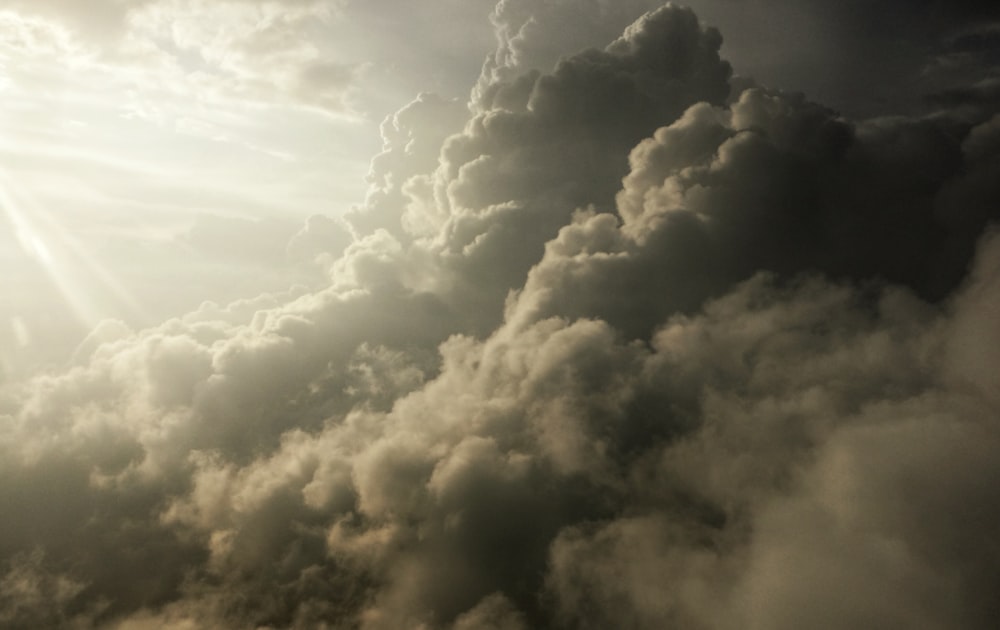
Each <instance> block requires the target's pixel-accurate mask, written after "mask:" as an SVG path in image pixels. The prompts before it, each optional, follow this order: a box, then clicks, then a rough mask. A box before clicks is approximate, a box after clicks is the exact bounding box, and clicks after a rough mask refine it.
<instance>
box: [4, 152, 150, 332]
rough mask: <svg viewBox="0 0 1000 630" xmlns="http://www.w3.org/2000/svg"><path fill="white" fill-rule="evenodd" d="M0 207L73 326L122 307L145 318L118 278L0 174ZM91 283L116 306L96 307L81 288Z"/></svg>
mask: <svg viewBox="0 0 1000 630" xmlns="http://www.w3.org/2000/svg"><path fill="white" fill-rule="evenodd" d="M0 209H2V210H3V211H4V212H5V213H6V214H7V217H8V219H9V220H10V222H11V224H12V225H13V227H14V232H15V234H16V236H17V239H18V242H19V243H20V245H21V247H22V249H23V250H24V252H25V253H26V254H27V255H28V256H30V257H31V258H33V259H34V260H35V261H36V262H37V263H38V264H39V265H40V266H41V268H42V269H43V270H44V271H45V273H46V274H47V275H48V276H49V278H50V279H51V281H52V282H53V284H54V285H55V286H56V287H57V288H58V289H59V292H60V294H61V295H62V297H63V299H64V300H65V301H66V304H67V305H68V306H69V307H70V309H71V310H72V312H73V315H74V316H75V317H76V318H77V320H78V321H79V322H81V323H83V324H85V325H87V326H95V325H96V324H97V323H98V322H100V321H101V320H102V319H104V318H105V317H106V316H107V315H108V313H112V312H116V311H119V310H121V309H122V308H124V310H125V312H127V313H128V314H129V315H131V316H133V317H136V318H138V319H139V320H140V321H148V319H149V316H148V315H147V314H146V313H145V312H144V310H143V308H142V307H141V305H139V303H138V302H137V301H136V300H135V299H134V298H133V297H132V296H131V295H130V294H129V293H128V291H127V290H126V289H125V287H124V286H123V285H122V284H121V283H120V282H119V281H118V279H117V278H115V277H114V275H113V274H112V273H111V272H110V271H108V270H107V269H106V268H104V267H103V266H102V265H101V263H100V262H99V261H98V260H97V259H96V258H95V257H94V256H93V255H92V254H90V252H88V251H87V250H86V248H85V247H84V246H83V245H82V244H81V243H80V241H79V240H78V239H77V238H75V237H74V236H73V235H72V234H70V233H69V232H68V231H66V230H65V229H64V228H63V227H62V226H60V225H59V224H58V223H57V222H56V220H55V219H54V218H53V217H52V215H51V214H49V213H48V212H46V211H45V209H44V208H42V207H41V206H40V205H39V204H38V203H36V202H35V200H34V198H33V196H32V195H31V194H30V192H29V191H26V190H24V189H22V188H20V187H17V185H16V184H15V183H14V181H13V178H12V177H10V176H9V175H8V174H7V173H5V172H4V171H2V170H0ZM94 281H97V284H98V286H99V287H100V288H101V289H104V292H107V293H110V294H112V295H113V296H114V298H115V300H116V302H117V304H109V305H103V307H104V308H102V305H101V304H98V303H97V300H96V298H95V296H93V295H90V294H89V292H88V291H87V289H86V284H88V283H90V284H93V282H94ZM109 307H111V308H113V310H110V309H109Z"/></svg>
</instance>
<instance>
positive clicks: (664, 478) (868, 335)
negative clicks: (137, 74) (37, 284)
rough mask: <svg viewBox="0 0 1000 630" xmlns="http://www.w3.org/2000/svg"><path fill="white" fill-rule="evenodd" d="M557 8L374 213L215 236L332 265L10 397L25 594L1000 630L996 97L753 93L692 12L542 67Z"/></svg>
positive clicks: (519, 20)
mask: <svg viewBox="0 0 1000 630" xmlns="http://www.w3.org/2000/svg"><path fill="white" fill-rule="evenodd" d="M532 6H534V5H531V6H529V5H528V4H525V3H515V2H502V3H500V5H498V7H497V9H496V11H495V13H494V22H495V24H496V25H497V29H498V38H499V48H498V52H497V54H496V55H494V56H492V57H491V58H490V59H489V60H488V61H487V64H486V66H485V67H484V72H483V76H482V79H481V81H480V82H479V84H478V86H477V89H476V91H475V92H474V93H473V97H472V100H471V102H470V103H469V104H468V106H466V105H465V104H462V103H460V102H457V101H454V100H449V99H447V98H442V97H436V96H431V95H422V96H420V97H418V98H417V99H416V100H415V101H413V102H411V103H410V104H409V105H407V106H406V107H404V108H403V109H402V110H401V111H400V112H399V113H398V114H397V115H395V116H393V117H391V118H390V119H389V120H387V122H386V123H385V124H384V125H383V136H384V149H383V152H382V153H381V154H380V155H379V156H378V157H376V158H375V160H374V161H373V164H372V168H371V173H370V185H371V186H370V193H369V195H368V197H367V199H366V200H365V202H364V204H362V205H361V206H359V207H357V208H356V209H354V210H353V211H352V212H351V213H349V215H348V216H347V217H346V218H345V222H344V223H340V222H339V221H337V220H333V219H329V218H323V217H314V218H313V219H310V221H309V222H308V223H307V225H306V226H305V227H304V228H302V229H301V230H300V231H299V232H298V233H295V234H294V235H293V234H292V231H291V230H288V231H287V232H286V233H285V234H284V237H283V238H284V239H287V243H288V244H287V247H285V248H280V247H277V246H276V242H277V241H278V240H280V239H278V238H277V236H278V235H277V234H276V233H277V232H280V231H282V229H284V227H283V226H281V229H279V226H277V225H275V224H269V223H254V222H250V221H243V220H238V219H222V218H219V217H209V216H206V217H204V218H203V219H202V220H201V222H200V223H198V224H197V225H196V227H195V229H194V230H193V231H191V232H190V233H189V234H188V236H187V242H188V243H189V244H190V245H192V246H193V247H197V248H201V249H202V250H204V251H205V252H206V253H209V252H210V253H212V254H213V255H215V256H218V257H221V258H223V259H226V258H248V257H249V258H252V259H255V260H258V259H260V260H264V259H266V258H267V257H271V258H272V259H274V260H277V259H278V258H283V259H286V260H287V259H291V261H293V262H294V261H297V262H306V263H307V262H308V261H319V262H320V263H321V264H322V266H323V267H324V268H325V270H326V273H327V274H328V276H329V277H328V281H327V283H326V286H325V287H323V288H320V289H318V290H307V289H293V290H292V291H290V292H289V293H288V294H284V295H283V294H277V293H276V294H271V295H262V296H260V297H259V298H257V299H253V300H245V301H242V302H235V303H232V304H230V305H228V306H220V305H217V304H213V303H206V304H204V305H203V306H202V307H201V308H199V309H198V310H196V311H193V312H191V313H188V314H187V315H184V316H182V317H178V318H175V319H172V320H170V321H167V322H164V323H162V324H161V325H159V326H156V327H152V328H147V329H145V330H139V331H132V330H130V329H129V328H128V327H126V326H124V325H121V324H115V323H109V324H106V325H104V326H103V327H102V328H99V329H98V330H97V331H95V332H94V333H93V334H92V335H91V337H90V338H89V339H88V341H87V342H86V343H85V344H84V345H83V346H81V348H80V350H79V351H78V353H77V356H76V358H75V364H74V366H73V367H71V368H69V369H68V370H66V371H63V372H55V373H52V374H47V375H42V376H38V377H36V378H34V379H30V380H25V381H22V382H19V383H14V384H11V385H10V386H8V387H6V388H5V389H3V390H0V455H2V456H0V505H3V506H7V509H4V514H5V517H4V518H3V519H2V520H0V585H2V595H0V622H2V623H3V624H5V625H7V626H11V627H40V626H41V627H44V626H55V627H58V626H66V627H74V626H76V627H91V626H97V627H107V628H121V629H125V628H153V627H168V628H169V627H173V628H185V627H222V628H226V627H232V628H241V627H275V628H277V627H282V628H284V627H288V628H294V627H299V628H308V627H331V628H365V629H367V630H377V629H382V628H384V629H389V628H428V629H431V628H434V629H437V628H440V629H445V628H451V629H454V630H467V629H471V628H493V629H498V630H499V629H504V630H507V629H510V630H514V629H521V628H545V627H552V628H562V627H566V628H608V627H623V628H637V629H645V628H650V629H652V628H663V627H681V628H712V629H718V630H728V629H730V628H746V627H750V628H800V627H820V628H854V627H859V626H873V627H874V626H877V627H885V628H911V627H926V628H954V627H963V628H988V627H991V622H992V620H993V619H995V618H996V616H997V614H998V611H997V610H996V608H997V604H996V598H995V596H994V594H995V592H996V589H997V586H998V585H1000V569H998V567H1000V557H997V551H996V550H997V549H998V548H1000V545H998V544H997V540H996V537H997V534H996V532H997V531H1000V503H998V501H997V499H996V497H995V494H996V493H995V492H994V491H993V489H994V488H995V487H996V484H997V482H998V481H1000V465H998V464H997V462H996V461H995V459H996V458H995V457H994V456H993V455H994V453H995V451H996V448H997V447H998V445H1000V424H998V421H1000V383H998V382H997V377H996V375H997V374H1000V365H998V361H1000V359H998V357H1000V354H998V353H997V351H996V343H995V342H996V341H997V339H998V336H997V332H996V321H997V320H996V314H997V305H998V303H1000V283H998V279H1000V275H998V262H1000V239H998V237H997V235H996V233H995V231H992V229H991V227H990V225H991V222H993V221H995V220H996V219H997V214H998V211H997V208H1000V203H998V202H1000V190H998V189H997V187H996V186H995V184H994V182H996V181H998V180H997V175H998V174H1000V173H998V169H1000V159H998V150H1000V142H998V141H997V139H998V137H1000V136H998V131H1000V127H998V125H997V122H996V118H995V116H993V115H988V114H987V113H986V112H983V111H980V110H970V109H969V108H967V107H964V106H963V107H961V108H960V110H961V111H958V110H955V109H951V108H948V107H945V108H944V109H942V110H941V111H939V112H936V113H935V114H934V115H930V116H925V117H912V118H902V117H892V118H873V119H866V120H851V119H847V118H844V117H841V116H839V115H837V114H836V113H834V112H833V111H831V110H829V109H827V108H825V107H823V106H821V105H819V104H816V103H813V102H810V101H808V100H807V99H805V98H803V97H802V96H800V95H799V96H796V95H789V94H786V93H783V92H780V91H777V90H771V89H765V88H751V89H748V90H745V91H742V92H740V93H738V94H737V93H733V94H731V93H730V92H731V91H732V92H735V91H736V90H735V89H734V87H733V85H734V84H735V82H730V74H731V68H730V65H729V63H728V62H726V61H724V60H722V59H721V58H720V56H719V50H720V47H721V45H722V39H721V35H720V34H719V32H718V31H717V30H715V29H713V28H711V27H707V26H705V25H703V24H702V23H701V22H700V21H699V20H698V18H697V17H696V15H695V13H694V12H692V11H691V10H688V9H683V8H677V7H673V6H669V5H668V6H666V7H661V8H657V9H655V10H652V11H650V12H649V13H646V14H645V15H642V16H641V17H638V19H636V20H635V21H633V22H632V23H631V24H626V25H619V26H616V27H615V28H616V29H619V28H620V29H621V32H620V33H616V34H612V35H607V39H608V43H607V46H606V47H604V48H587V49H585V50H582V51H581V50H576V51H574V50H571V51H568V52H569V53H572V54H568V55H567V56H565V57H564V58H562V59H561V60H559V61H558V62H556V63H555V64H554V65H550V64H551V63H552V62H553V61H554V60H553V59H552V55H553V54H555V53H554V52H552V51H548V50H546V49H544V47H542V48H535V46H536V45H537V46H540V45H541V44H540V43H539V44H535V43H533V42H542V41H543V40H536V39H532V38H534V37H536V35H532V33H533V32H534V31H533V30H532V29H539V28H549V25H551V24H554V23H555V21H557V20H558V19H562V18H560V17H559V16H563V15H566V12H567V11H569V9H570V6H571V5H570V3H542V4H540V5H538V6H539V8H538V9H537V10H533V9H532ZM573 6H576V7H577V8H579V5H573ZM615 6H618V5H615ZM621 6H622V8H621V9H620V11H622V12H623V13H621V14H619V13H617V11H619V9H615V8H613V7H611V5H609V4H606V3H593V5H592V6H590V9H591V10H592V11H593V13H588V14H587V20H589V21H584V22H581V24H584V23H585V25H584V26H582V27H581V32H582V31H587V35H586V37H584V36H583V35H580V36H579V37H578V36H577V35H575V34H572V33H571V34H570V35H568V36H567V37H568V38H569V40H567V42H566V45H567V46H575V45H576V44H575V42H577V41H583V40H584V39H586V38H589V37H591V36H592V35H593V33H594V32H597V33H601V34H602V35H606V33H604V30H603V29H604V27H605V21H604V20H605V18H607V20H608V22H610V23H612V24H616V23H617V21H619V20H620V18H621V16H622V15H624V12H625V11H627V10H631V8H632V6H633V5H632V4H627V5H621ZM626 6H627V7H628V9H626V8H625V7H626ZM533 11H534V12H533ZM609 12H610V13H609ZM609 16H610V17H609ZM512 25H517V26H516V29H517V33H523V36H522V35H517V34H514V31H513V30H512V29H513V28H515V27H514V26H512ZM592 27H593V28H592ZM595 29H596V30H595ZM559 45H562V43H560V44H559ZM236 233H244V234H245V237H243V238H241V239H239V242H238V243H236V242H229V243H227V242H226V238H227V236H228V235H232V234H236Z"/></svg>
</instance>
